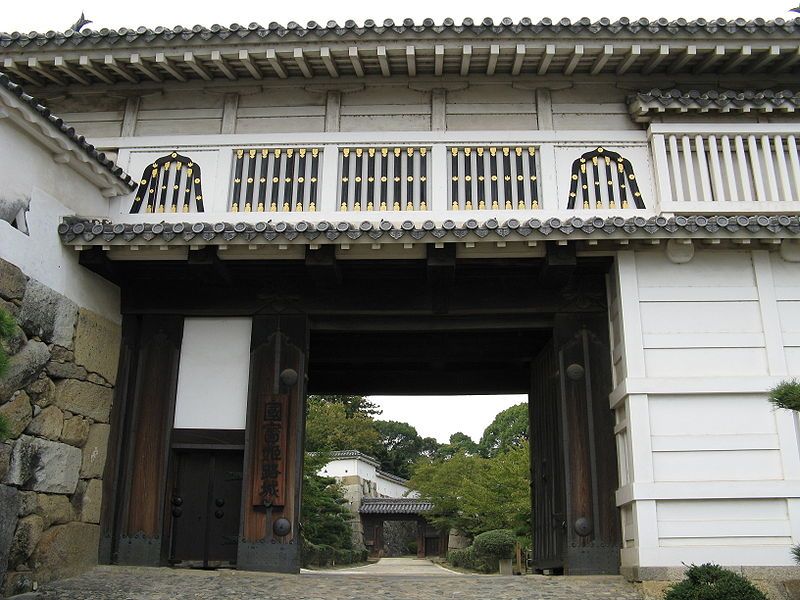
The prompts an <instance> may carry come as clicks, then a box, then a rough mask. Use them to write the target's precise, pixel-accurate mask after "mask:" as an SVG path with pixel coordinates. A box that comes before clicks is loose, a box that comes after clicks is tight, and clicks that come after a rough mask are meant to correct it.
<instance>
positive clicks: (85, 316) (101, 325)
mask: <svg viewBox="0 0 800 600" xmlns="http://www.w3.org/2000/svg"><path fill="white" fill-rule="evenodd" d="M120 339H121V329H120V326H119V325H117V324H116V323H113V322H111V321H109V320H108V319H105V318H103V317H101V316H100V315H98V314H96V313H93V312H92V311H90V310H86V309H84V308H82V309H80V311H79V312H78V323H77V325H76V327H75V362H76V363H78V364H79V365H83V366H84V367H86V369H87V370H89V371H92V372H93V373H98V374H99V375H101V376H102V377H103V378H104V379H105V380H106V381H108V382H109V383H112V384H113V383H114V381H115V380H116V377H117V363H118V362H119V347H120Z"/></svg>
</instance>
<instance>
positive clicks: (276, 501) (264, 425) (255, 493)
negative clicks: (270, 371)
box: [251, 380, 290, 507]
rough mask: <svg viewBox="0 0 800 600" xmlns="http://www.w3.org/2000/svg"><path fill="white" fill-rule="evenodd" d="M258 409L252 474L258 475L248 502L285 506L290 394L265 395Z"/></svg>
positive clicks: (253, 482)
mask: <svg viewBox="0 0 800 600" xmlns="http://www.w3.org/2000/svg"><path fill="white" fill-rule="evenodd" d="M275 383H278V382H277V380H276V382H275ZM257 410H258V416H257V428H258V429H257V432H256V439H255V456H254V458H255V461H256V465H255V470H254V471H255V473H257V474H258V476H257V477H254V478H253V481H252V485H251V502H252V503H253V506H265V507H271V506H283V505H284V504H285V503H286V470H287V464H286V463H287V460H286V459H287V456H286V447H287V444H286V439H287V435H288V433H289V431H288V429H289V410H290V407H289V395H288V394H285V393H283V394H282V393H278V394H274V395H267V396H264V397H263V398H261V401H260V402H259V405H258V409H257Z"/></svg>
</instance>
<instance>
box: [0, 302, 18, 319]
mask: <svg viewBox="0 0 800 600" xmlns="http://www.w3.org/2000/svg"><path fill="white" fill-rule="evenodd" d="M0 310H4V311H6V312H7V313H8V314H10V315H11V316H12V317H14V318H15V319H16V318H17V317H18V316H19V306H17V305H16V304H14V303H13V302H9V301H8V300H3V299H2V298H0Z"/></svg>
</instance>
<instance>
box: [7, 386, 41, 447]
mask: <svg viewBox="0 0 800 600" xmlns="http://www.w3.org/2000/svg"><path fill="white" fill-rule="evenodd" d="M0 415H2V416H3V418H5V420H6V423H7V424H8V437H9V439H12V440H13V439H16V438H18V437H19V436H20V434H21V433H22V432H23V431H25V428H26V427H27V426H28V424H29V423H30V422H31V419H33V409H32V408H31V399H30V398H29V397H28V394H26V393H25V392H23V391H19V392H16V393H15V394H14V395H13V396H11V400H10V401H9V402H6V403H5V404H3V405H2V406H0Z"/></svg>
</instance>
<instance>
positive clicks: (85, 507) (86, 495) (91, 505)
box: [72, 479, 103, 523]
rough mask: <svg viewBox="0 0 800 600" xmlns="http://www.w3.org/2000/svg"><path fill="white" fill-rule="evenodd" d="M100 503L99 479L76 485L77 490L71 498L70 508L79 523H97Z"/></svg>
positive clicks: (101, 498) (101, 483) (84, 481)
mask: <svg viewBox="0 0 800 600" xmlns="http://www.w3.org/2000/svg"><path fill="white" fill-rule="evenodd" d="M102 502H103V482H102V481H101V480H100V479H88V480H83V481H81V482H80V483H78V489H77V490H76V491H75V494H74V495H73V496H72V507H73V508H74V509H75V514H76V515H78V518H79V519H80V520H81V521H83V522H84V523H99V522H100V506H101V504H102Z"/></svg>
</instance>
